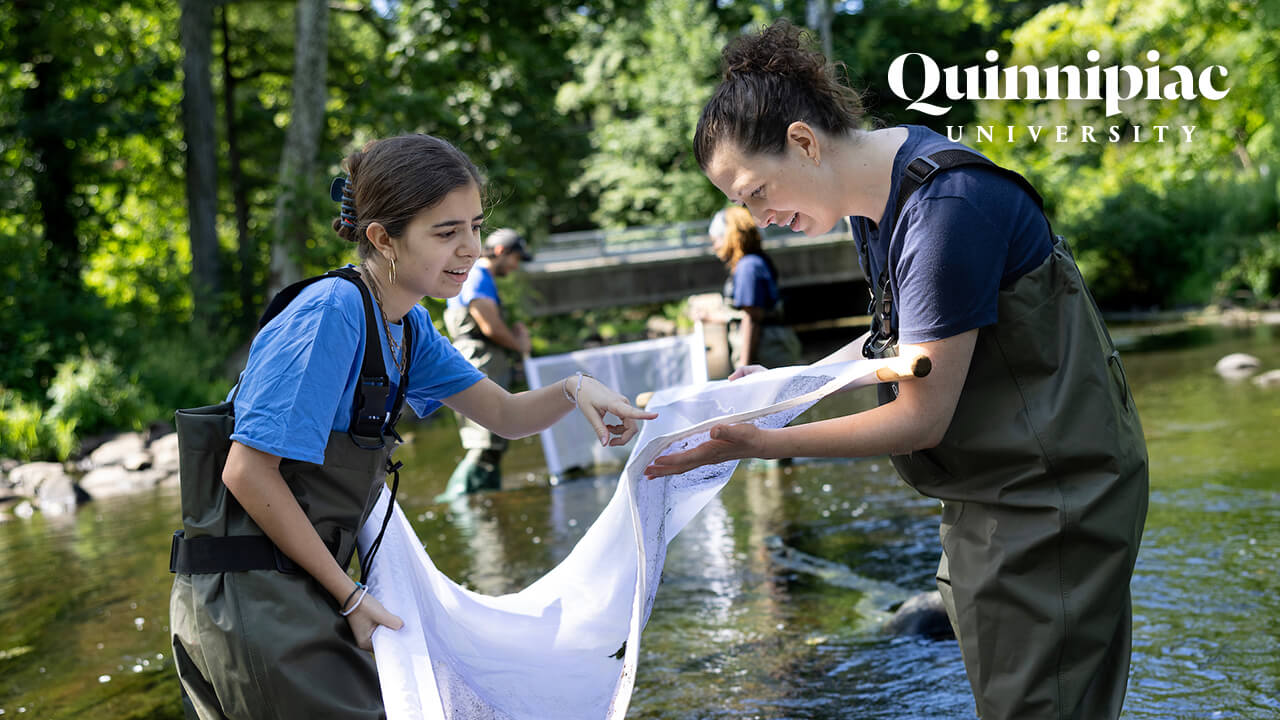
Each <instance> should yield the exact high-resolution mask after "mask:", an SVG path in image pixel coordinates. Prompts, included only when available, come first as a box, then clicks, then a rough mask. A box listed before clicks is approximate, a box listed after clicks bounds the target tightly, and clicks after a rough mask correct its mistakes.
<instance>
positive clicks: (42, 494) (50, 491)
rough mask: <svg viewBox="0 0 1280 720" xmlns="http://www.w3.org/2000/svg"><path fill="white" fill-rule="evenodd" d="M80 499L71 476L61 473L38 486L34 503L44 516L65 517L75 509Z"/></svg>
mask: <svg viewBox="0 0 1280 720" xmlns="http://www.w3.org/2000/svg"><path fill="white" fill-rule="evenodd" d="M81 497H82V495H81V493H77V492H76V484H75V482H73V481H72V480H71V476H70V475H67V474H66V473H63V474H62V475H60V476H57V477H51V478H49V479H47V480H46V481H45V482H43V483H41V484H40V489H39V490H38V491H37V492H36V497H35V503H36V507H38V508H39V509H40V512H42V513H44V514H45V515H49V516H53V515H65V514H67V513H69V512H72V511H74V510H75V509H76V505H78V504H79V503H80V502H81Z"/></svg>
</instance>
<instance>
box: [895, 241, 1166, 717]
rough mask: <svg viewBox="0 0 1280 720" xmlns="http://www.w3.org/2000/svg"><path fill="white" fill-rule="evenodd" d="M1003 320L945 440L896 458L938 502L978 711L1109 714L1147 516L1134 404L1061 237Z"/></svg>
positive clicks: (953, 608)
mask: <svg viewBox="0 0 1280 720" xmlns="http://www.w3.org/2000/svg"><path fill="white" fill-rule="evenodd" d="M998 317H999V320H998V322H997V323H996V324H995V325H993V326H990V327H985V328H982V329H981V330H980V331H979V332H978V339H977V345H976V347H975V348H974V352H973V359H972V361H971V363H970V367H969V374H968V377H967V378H966V379H965V385H964V390H963V392H962V393H961V395H960V399H959V402H958V404H957V406H956V411H955V415H954V416H953V418H952V420H951V425H950V427H949V428H948V430H947V432H946V434H945V436H944V437H943V440H942V442H941V443H940V444H939V445H938V446H937V447H935V448H933V449H930V450H926V451H921V452H915V453H911V454H910V455H900V456H895V457H893V464H894V466H895V467H896V468H897V469H898V472H899V473H900V474H901V475H902V477H903V479H904V480H906V482H907V483H908V484H910V485H911V486H912V487H914V488H915V489H916V490H918V491H919V492H921V493H923V494H924V495H928V496H930V497H936V498H939V499H941V500H942V501H943V510H942V523H941V536H942V549H943V554H942V561H941V563H940V564H939V567H938V589H939V590H940V591H941V592H942V598H943V601H944V603H945V605H946V607H947V614H948V616H949V617H950V619H951V624H952V627H953V628H954V629H955V632H956V637H957V639H958V640H959V642H960V650H961V654H962V655H963V657H964V665H965V670H966V672H967V673H968V676H969V682H970V684H971V685H972V687H973V694H974V697H975V699H976V700H977V709H978V715H979V716H980V717H981V718H983V719H984V720H1001V719H1005V718H1009V719H1012V718H1018V719H1020V720H1027V719H1038V718H1045V719H1046V720H1047V719H1050V718H1052V719H1054V720H1066V719H1068V718H1070V719H1073V720H1102V719H1105V718H1116V717H1118V716H1119V715H1120V708H1121V705H1122V703H1123V701H1124V694H1125V688H1126V685H1127V682H1128V674H1129V654H1130V628H1131V620H1132V613H1131V609H1130V597H1129V581H1130V578H1131V577H1132V575H1133V567H1134V562H1135V561H1136V559H1137V555H1138V545H1139V542H1140V540H1141V537H1142V528H1143V523H1144V522H1145V519H1146V513H1147V453H1146V444H1145V441H1144V439H1143V436H1142V427H1141V425H1140V424H1139V421H1138V413H1137V410H1136V409H1135V408H1134V404H1133V396H1132V395H1131V394H1130V392H1129V388H1128V383H1127V381H1126V378H1125V374H1124V368H1123V367H1122V366H1121V364H1120V356H1119V353H1118V352H1117V351H1116V349H1115V346H1114V345H1113V344H1112V341H1111V338H1110V336H1109V334H1108V333H1107V331H1106V328H1105V326H1104V325H1103V322H1102V318H1101V316H1100V315H1099V313H1098V311H1097V308H1096V307H1095V306H1094V304H1093V301H1092V299H1091V298H1090V296H1089V294H1088V290H1087V289H1086V288H1085V285H1084V280H1083V278H1081V276H1080V272H1079V270H1078V269H1077V267H1076V264H1075V261H1074V259H1073V258H1072V256H1071V252H1070V249H1069V247H1068V246H1067V244H1066V242H1065V241H1062V240H1059V241H1058V242H1057V243H1056V244H1055V246H1054V248H1053V251H1052V252H1051V253H1050V255H1049V257H1048V258H1046V259H1045V261H1044V262H1043V263H1042V264H1041V265H1040V266H1039V267H1038V268H1036V269H1035V270H1032V271H1031V272H1029V273H1027V274H1026V275H1024V276H1023V277H1021V278H1019V279H1018V280H1017V281H1016V282H1015V283H1014V284H1013V285H1012V286H1011V287H1010V288H1008V289H1006V290H1003V291H1001V292H1000V298H999V315H998ZM894 390H896V388H889V387H885V386H882V389H881V393H882V396H881V401H882V402H885V401H888V400H891V399H892V396H893V394H894Z"/></svg>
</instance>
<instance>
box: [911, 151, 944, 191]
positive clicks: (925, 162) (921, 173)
mask: <svg viewBox="0 0 1280 720" xmlns="http://www.w3.org/2000/svg"><path fill="white" fill-rule="evenodd" d="M940 167H941V166H940V165H938V163H936V162H934V161H933V160H932V159H931V158H928V157H924V156H921V157H918V158H916V159H914V160H912V161H911V162H909V163H907V169H906V176H907V177H909V178H911V179H912V180H914V181H916V183H917V184H919V185H923V184H925V182H926V181H928V180H929V178H931V177H933V174H934V173H936V172H938V169H939V168H940Z"/></svg>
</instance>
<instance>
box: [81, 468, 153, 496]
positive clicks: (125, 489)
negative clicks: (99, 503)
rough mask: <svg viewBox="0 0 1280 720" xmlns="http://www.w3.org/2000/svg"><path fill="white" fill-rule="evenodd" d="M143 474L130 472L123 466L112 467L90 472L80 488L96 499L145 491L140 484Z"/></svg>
mask: <svg viewBox="0 0 1280 720" xmlns="http://www.w3.org/2000/svg"><path fill="white" fill-rule="evenodd" d="M140 475H141V473H136V472H130V471H128V470H126V469H124V466H122V465H110V466H107V467H100V468H95V469H93V470H90V471H89V472H87V473H85V476H84V477H82V478H80V487H82V488H84V491H85V492H87V493H89V495H90V496H92V497H95V498H103V497H111V496H112V495H124V494H126V493H131V492H134V491H136V490H141V489H143V488H142V487H141V486H140V484H139V483H138V480H139V476H140Z"/></svg>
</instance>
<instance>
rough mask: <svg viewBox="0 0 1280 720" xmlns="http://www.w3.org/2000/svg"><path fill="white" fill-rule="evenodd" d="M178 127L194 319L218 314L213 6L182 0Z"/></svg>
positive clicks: (200, 0)
mask: <svg viewBox="0 0 1280 720" xmlns="http://www.w3.org/2000/svg"><path fill="white" fill-rule="evenodd" d="M181 8H182V14H181V20H180V26H181V27H180V31H181V37H182V51H183V57H182V73H183V78H182V124H183V137H184V140H185V141H186V145H187V214H188V224H189V228H190V233H191V292H192V299H193V302H194V306H195V315H196V317H197V318H199V319H203V320H206V321H207V320H211V319H212V318H214V317H215V316H216V315H217V313H218V295H219V290H220V287H219V276H220V271H219V267H218V266H219V258H218V231H217V220H218V161H217V137H216V135H215V133H214V127H213V125H214V118H215V117H216V113H215V111H214V104H213V80H212V77H211V75H210V72H211V71H210V66H211V64H212V61H213V3H212V0H182V5H181Z"/></svg>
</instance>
